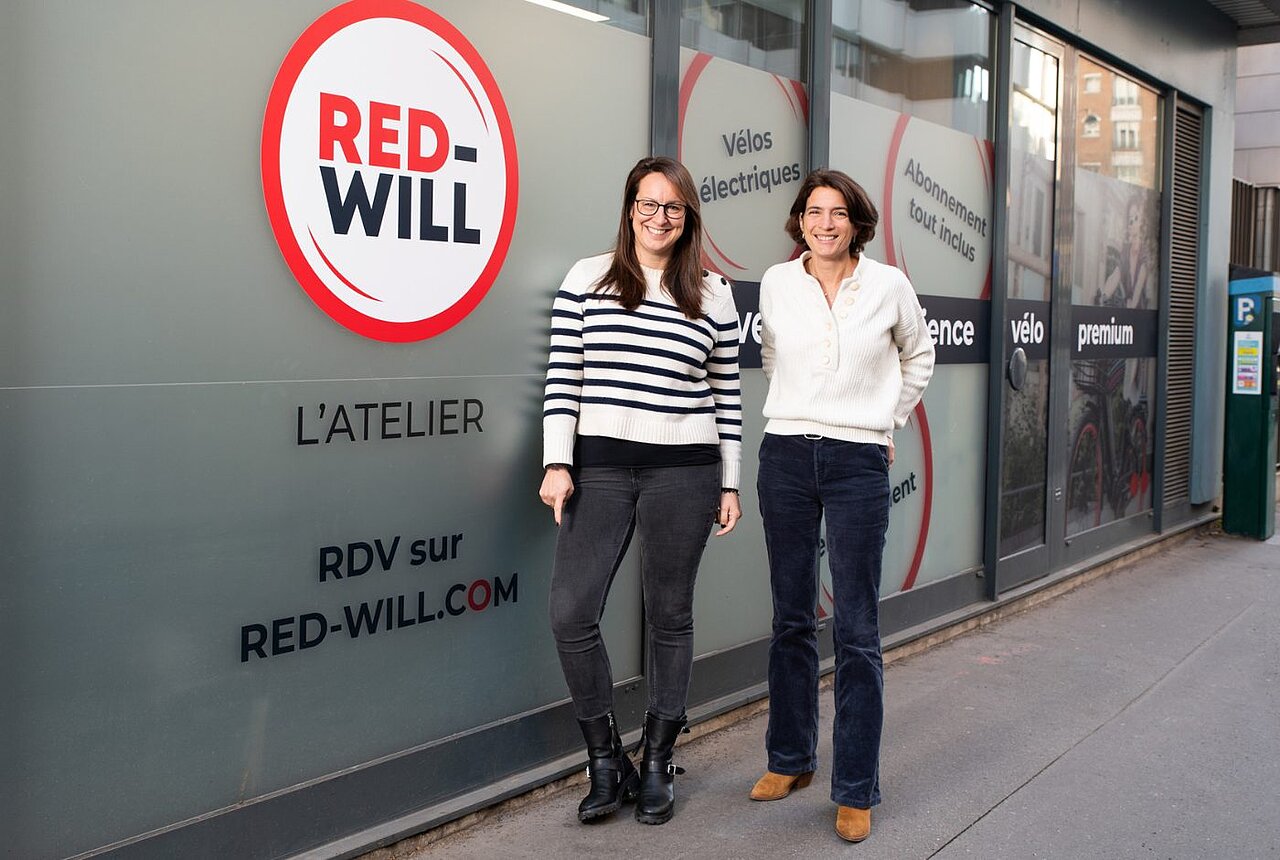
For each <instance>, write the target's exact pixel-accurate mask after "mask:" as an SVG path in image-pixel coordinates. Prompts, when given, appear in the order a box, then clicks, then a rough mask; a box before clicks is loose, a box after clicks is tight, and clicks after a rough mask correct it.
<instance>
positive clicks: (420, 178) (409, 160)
mask: <svg viewBox="0 0 1280 860" xmlns="http://www.w3.org/2000/svg"><path fill="white" fill-rule="evenodd" d="M518 185H519V182H518V166H517V160H516V148H515V134H514V132H513V131H512V128H511V119H510V117H509V116H508V114H507V108H506V104H505V103H504V102H503V100H502V93H501V92H499V90H498V86H497V83H496V82H495V81H494V78H493V75H492V73H490V71H489V69H488V67H487V66H486V65H485V63H484V61H483V60H482V59H481V58H480V55H479V53H477V52H476V49H475V48H474V47H473V46H472V45H471V43H470V42H468V41H467V39H466V38H465V37H464V36H463V35H462V34H461V33H459V32H458V30H457V29H456V28H454V27H453V25H451V24H450V23H449V22H448V21H446V20H444V19H443V18H441V17H440V16H439V15H437V14H436V13H434V12H431V11H429V10H427V9H424V8H422V7H421V6H418V5H416V4H414V3H410V2H408V0H352V2H350V3H345V4H343V5H341V6H338V7H336V8H334V9H332V10H330V11H329V12H327V13H326V14H324V15H323V16H321V17H320V18H319V19H318V20H316V21H315V23H313V24H312V25H311V26H310V27H308V28H307V30H306V32H304V33H303V34H302V35H301V36H300V37H298V41H297V42H295V43H294V45H293V47H292V48H291V49H290V50H289V53H288V54H287V55H286V56H285V58H284V62H283V63H282V64H281V66H280V71H279V72H278V73H277V75H276V79H275V83H274V85H273V86H272V88H271V95H270V97H269V99H268V100H267V110H266V117H265V119H264V120H263V125H262V189H263V196H264V198H265V200H266V206H267V215H268V217H269V218H270V221H271V229H272V232H274V234H275V237H276V242H277V243H278V244H279V245H280V250H281V252H282V253H283V255H284V258H285V262H286V263H287V264H288V266H289V269H290V271H291V272H292V273H293V276H294V277H295V278H296V279H297V281H298V283H299V284H300V285H301V286H302V288H303V289H304V290H305V291H306V293H307V295H309V296H310V297H311V299H312V301H314V302H315V303H316V304H317V305H318V306H319V307H320V308H321V309H322V310H323V311H324V312H325V313H327V314H328V315H329V316H330V317H332V318H333V319H334V320H335V321H337V322H338V323H340V324H342V325H343V326H346V327H347V328H349V329H351V330H352V331H354V332H356V333H357V334H361V335H364V336H365V337H369V338H373V339H375V340H381V341H394V342H405V341H415V340H422V339H424V338H428V337H432V336H434V335H437V334H439V333H441V332H443V331H445V330H446V329H449V328H451V327H452V326H454V325H456V324H457V323H458V322H460V321H461V320H462V319H463V318H464V317H466V316H467V314H469V313H470V312H471V311H472V310H474V309H475V307H476V306H477V305H478V304H480V302H481V300H482V299H483V298H484V297H485V294H486V293H487V292H488V291H489V288H490V287H491V286H492V285H493V282H494V280H495V279H496V278H497V276H498V272H499V271H500V270H501V268H502V263H503V261H504V260H505V259H506V255H507V250H508V248H509V247H510V245H511V235H512V233H513V232H514V230H515V219H516V199H517V189H518Z"/></svg>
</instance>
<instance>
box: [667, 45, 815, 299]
mask: <svg viewBox="0 0 1280 860" xmlns="http://www.w3.org/2000/svg"><path fill="white" fill-rule="evenodd" d="M808 116H809V101H808V97H807V96H806V95H805V90H804V86H803V85H802V84H801V83H800V82H798V81H792V80H787V79H785V78H781V77H779V76H777V75H771V74H769V73H767V72H762V71H760V70H759V69H753V68H748V67H747V66H743V65H739V64H738V63H734V62H731V61H729V60H725V59H719V58H714V57H712V56H711V55H710V54H705V53H698V54H694V53H692V52H686V53H685V55H684V72H683V74H682V78H681V83H680V149H679V157H680V160H681V161H682V162H683V163H684V164H685V165H686V166H687V167H688V168H689V172H690V173H691V174H692V175H693V181H694V183H695V184H696V185H697V188H698V197H699V199H700V201H701V203H702V219H703V226H704V229H703V235H704V246H705V247H704V251H705V255H706V259H705V265H706V266H707V267H708V268H711V269H715V270H716V271H717V272H720V273H721V274H723V275H724V276H725V277H727V278H730V279H732V280H735V281H736V280H738V279H740V278H752V277H757V278H758V277H759V276H760V275H762V274H763V273H764V270H765V269H767V268H768V267H769V266H771V265H773V264H774V263H778V262H781V261H783V260H785V259H787V258H788V257H791V256H794V254H795V253H796V249H795V244H794V243H793V242H792V241H791V239H790V238H789V237H788V236H787V234H786V233H785V232H784V231H783V229H782V227H783V223H784V222H785V221H786V220H787V211H788V210H789V209H790V207H791V201H792V199H793V198H794V197H795V194H796V191H797V189H799V187H800V182H801V181H802V180H803V179H804V177H805V169H804V153H805V128H806V124H807V122H808Z"/></svg>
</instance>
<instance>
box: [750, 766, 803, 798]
mask: <svg viewBox="0 0 1280 860" xmlns="http://www.w3.org/2000/svg"><path fill="white" fill-rule="evenodd" d="M811 782H813V771H809V772H808V773H800V774H796V775H795V776H788V775H787V774H782V773H774V772H773V771H771V770H768V771H765V774H764V776H762V777H760V779H758V780H756V784H755V785H754V786H753V787H752V789H751V799H752V800H781V799H782V798H784V797H786V796H787V795H788V794H790V793H791V791H792V789H796V788H804V787H805V786H806V785H808V784H809V783H811Z"/></svg>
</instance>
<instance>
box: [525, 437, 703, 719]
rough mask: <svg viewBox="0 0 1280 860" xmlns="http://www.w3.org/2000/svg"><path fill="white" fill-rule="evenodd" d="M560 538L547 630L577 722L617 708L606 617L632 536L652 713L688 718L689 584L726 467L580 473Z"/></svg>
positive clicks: (577, 472)
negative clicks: (603, 629)
mask: <svg viewBox="0 0 1280 860" xmlns="http://www.w3.org/2000/svg"><path fill="white" fill-rule="evenodd" d="M573 480H574V493H573V495H572V496H571V497H570V498H569V503H568V505H567V506H566V508H565V511H564V514H563V516H562V519H561V525H560V531H559V534H558V535H557V536H556V558H555V566H554V568H553V569H552V573H551V600H550V603H551V632H552V634H553V635H554V636H555V639H556V650H557V651H558V652H559V654H560V666H561V668H562V669H563V670H564V679H565V682H566V683H567V684H568V685H569V693H570V695H572V696H573V708H574V712H575V714H576V715H577V717H578V719H582V720H590V719H594V718H596V717H600V716H603V715H604V714H606V713H608V712H609V711H611V710H613V672H612V671H611V669H610V667H609V655H608V654H607V653H606V651H605V647H604V640H603V639H602V638H601V637H600V616H601V615H602V614H603V613H604V605H605V599H606V598H607V597H608V595H609V586H610V585H612V583H613V577H614V574H615V573H617V572H618V566H619V565H620V564H621V563H622V557H623V556H624V555H625V554H626V552H627V547H628V546H629V545H630V543H631V536H632V534H633V533H638V534H639V537H640V572H641V580H642V584H643V588H644V607H645V622H646V627H647V629H646V637H647V638H646V644H647V651H648V660H649V678H648V681H649V711H650V712H651V713H653V714H654V715H655V716H658V717H661V718H663V719H668V720H674V719H679V718H680V717H682V716H684V709H685V700H686V699H687V698H688V694H689V675H690V673H691V671H692V669H693V583H694V578H695V577H696V575H697V572H698V562H699V561H700V560H701V559H702V551H703V549H704V548H705V547H706V545H707V539H708V538H709V537H710V536H711V526H712V524H713V523H714V522H715V519H716V515H717V513H718V511H719V508H720V464H719V463H714V464H711V465H705V466H672V467H658V468H647V469H623V468H609V467H605V466H589V467H584V468H580V469H575V470H574V476H573Z"/></svg>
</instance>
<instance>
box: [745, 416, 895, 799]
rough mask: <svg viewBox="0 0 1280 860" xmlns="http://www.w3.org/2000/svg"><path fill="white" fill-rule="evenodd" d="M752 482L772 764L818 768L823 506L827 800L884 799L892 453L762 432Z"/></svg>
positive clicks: (781, 769) (795, 769)
mask: <svg viewBox="0 0 1280 860" xmlns="http://www.w3.org/2000/svg"><path fill="white" fill-rule="evenodd" d="M758 488H759V494H760V514H761V517H762V518H763V524H764V535H765V544H766V546H767V547H768V550H769V580H770V584H771V586H772V590H773V639H772V641H771V643H770V645H769V697H770V699H769V728H768V731H767V734H766V735H765V747H766V749H767V751H768V754H769V770H771V771H773V772H774V773H781V774H790V775H794V774H800V773H807V772H808V771H811V770H814V769H815V768H816V766H817V745H818V637H817V594H818V530H819V524H820V521H821V520H822V518H823V516H824V514H825V517H826V525H827V553H828V562H829V564H830V567H831V585H832V592H833V595H832V596H833V600H834V604H835V648H836V689H835V701H836V714H835V730H834V735H835V737H834V749H833V756H832V758H833V762H832V768H831V799H832V800H834V801H835V802H836V803H838V804H841V805H842V806H856V807H859V808H862V809H868V808H870V807H872V806H874V805H875V804H877V803H879V802H880V779H879V770H880V730H881V725H882V723H883V721H884V675H883V664H882V662H881V659H880V623H879V614H878V611H879V606H878V599H879V588H880V562H881V558H882V556H883V553H884V537H885V530H886V528H887V527H888V524H889V461H888V452H887V450H886V449H885V448H884V447H883V446H881V445H873V444H866V443H859V442H842V441H839V440H837V439H826V438H812V437H808V436H777V435H772V434H767V433H766V434H765V437H764V442H763V443H762V444H761V445H760V471H759V480H758Z"/></svg>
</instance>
